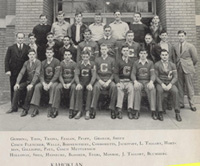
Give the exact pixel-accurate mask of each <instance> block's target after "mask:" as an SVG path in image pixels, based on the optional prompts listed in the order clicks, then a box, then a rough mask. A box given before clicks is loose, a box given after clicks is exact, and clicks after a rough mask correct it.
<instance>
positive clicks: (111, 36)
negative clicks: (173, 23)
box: [5, 11, 197, 120]
mask: <svg viewBox="0 0 200 166" xmlns="http://www.w3.org/2000/svg"><path fill="white" fill-rule="evenodd" d="M114 15H115V21H114V22H113V23H111V24H110V25H104V24H103V23H102V22H101V15H100V14H96V15H95V23H93V24H91V25H90V26H89V29H87V26H86V25H84V24H83V23H82V14H81V13H77V14H76V15H75V20H76V22H75V23H74V24H73V25H69V23H67V22H65V21H64V13H63V12H59V14H58V16H57V19H58V22H55V23H53V25H52V27H51V26H49V25H47V24H46V21H47V18H46V16H44V15H41V16H40V20H41V23H40V24H39V25H37V26H36V27H34V29H33V34H29V39H30V44H29V47H27V48H26V51H23V49H24V47H26V46H25V44H24V45H23V44H22V42H20V37H19V35H17V47H18V53H17V54H20V55H19V56H17V57H14V60H11V59H12V58H11V54H12V48H10V47H9V49H8V51H7V55H6V59H5V67H6V74H7V75H10V82H11V99H12V96H13V91H14V85H15V84H16V79H17V76H18V74H19V72H20V70H21V68H22V66H23V63H24V61H25V60H27V58H28V57H27V55H26V56H24V57H23V55H22V54H23V53H25V52H26V53H27V50H28V48H32V49H34V50H37V51H36V52H37V57H38V59H40V60H44V59H46V56H47V55H46V54H45V51H46V48H47V47H51V48H53V50H54V56H55V57H56V58H57V59H59V60H63V56H64V53H65V50H66V49H67V50H70V52H71V54H72V59H73V60H75V61H77V62H79V61H80V60H81V59H82V57H81V55H82V52H83V51H84V50H89V51H90V60H93V61H94V60H95V59H96V58H97V57H98V56H99V46H100V45H102V44H106V45H107V47H108V55H109V56H111V57H113V58H114V59H115V60H116V61H117V62H118V61H119V60H120V59H121V50H122V48H123V47H124V45H127V46H128V47H129V50H128V51H129V53H128V54H129V59H132V61H136V60H137V59H138V56H139V53H140V49H141V47H144V48H145V50H146V51H147V58H148V59H149V60H151V61H153V62H154V63H156V62H158V61H159V60H160V54H161V49H165V50H167V52H168V53H169V59H170V60H171V61H173V62H174V63H175V64H176V65H177V67H178V76H179V79H178V87H179V94H180V95H179V96H180V97H179V99H180V105H181V107H183V106H184V102H183V96H184V90H183V89H184V88H183V87H184V84H186V86H187V94H188V98H189V103H190V107H191V109H192V110H194V111H195V110H196V107H195V106H194V99H193V96H194V87H193V83H192V78H193V74H194V72H195V71H194V65H195V64H196V62H197V53H196V49H195V47H194V46H193V45H191V44H189V43H187V42H186V41H185V37H186V33H185V32H184V31H180V32H179V33H178V37H179V43H178V44H177V45H175V46H172V45H171V44H170V43H169V42H168V41H167V32H166V31H163V30H162V26H161V25H160V23H159V18H158V16H155V17H154V18H153V19H152V23H151V26H150V28H148V27H147V26H146V25H144V24H143V23H142V22H141V14H140V13H135V14H134V22H133V23H131V24H130V25H129V26H128V24H127V23H125V22H123V21H122V20H121V13H120V12H119V11H117V12H115V13H114ZM129 29H131V30H129ZM50 30H51V32H49V31H50ZM67 34H68V35H69V36H66V35H67ZM23 37H24V36H23ZM35 37H36V43H35V42H34V40H35ZM160 39H161V41H160V42H159V43H156V42H158V41H159V40H160ZM70 40H72V42H70ZM96 41H97V43H98V44H97V43H96ZM21 44H22V45H21ZM76 48H77V49H76ZM101 54H102V52H101ZM122 55H123V54H122ZM22 57H23V58H24V59H23V58H22ZM18 58H20V59H21V60H20V61H19V60H18ZM22 59H23V60H22ZM15 60H16V61H15ZM17 60H18V61H19V62H17ZM12 69H13V71H12ZM143 74H144V73H143ZM109 83H111V82H109ZM161 84H162V83H161ZM164 89H165V88H164ZM154 98H155V96H154ZM10 112H13V109H11V110H10ZM111 116H113V117H114V113H112V112H111ZM137 116H138V115H137ZM179 120H180V119H179Z"/></svg>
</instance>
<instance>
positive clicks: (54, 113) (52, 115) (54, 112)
mask: <svg viewBox="0 0 200 166" xmlns="http://www.w3.org/2000/svg"><path fill="white" fill-rule="evenodd" d="M56 116H58V109H57V108H53V111H52V113H51V117H52V118H56Z"/></svg>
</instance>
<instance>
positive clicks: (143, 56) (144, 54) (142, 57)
mask: <svg viewBox="0 0 200 166" xmlns="http://www.w3.org/2000/svg"><path fill="white" fill-rule="evenodd" d="M147 55H148V54H147V52H146V51H140V53H139V56H140V59H141V60H146V59H147Z"/></svg>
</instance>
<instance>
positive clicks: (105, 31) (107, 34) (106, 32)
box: [104, 28, 111, 37]
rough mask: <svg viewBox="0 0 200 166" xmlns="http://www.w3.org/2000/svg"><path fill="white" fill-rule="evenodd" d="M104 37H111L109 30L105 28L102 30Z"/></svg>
mask: <svg viewBox="0 0 200 166" xmlns="http://www.w3.org/2000/svg"><path fill="white" fill-rule="evenodd" d="M104 35H105V36H107V37H109V36H111V28H105V29H104Z"/></svg>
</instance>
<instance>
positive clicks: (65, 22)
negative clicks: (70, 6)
mask: <svg viewBox="0 0 200 166" xmlns="http://www.w3.org/2000/svg"><path fill="white" fill-rule="evenodd" d="M64 24H66V22H65V21H63V22H62V24H60V23H59V22H58V21H57V25H64Z"/></svg>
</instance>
